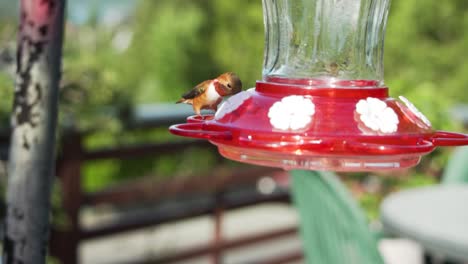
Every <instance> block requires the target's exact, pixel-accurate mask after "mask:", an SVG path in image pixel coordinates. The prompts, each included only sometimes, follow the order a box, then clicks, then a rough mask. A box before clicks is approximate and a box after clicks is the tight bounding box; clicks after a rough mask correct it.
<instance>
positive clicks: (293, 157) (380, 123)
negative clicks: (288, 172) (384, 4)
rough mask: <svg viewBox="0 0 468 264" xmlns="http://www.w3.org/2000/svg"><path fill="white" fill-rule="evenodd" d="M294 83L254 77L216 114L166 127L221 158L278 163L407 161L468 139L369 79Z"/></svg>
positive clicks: (382, 165)
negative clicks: (440, 127) (439, 127)
mask: <svg viewBox="0 0 468 264" xmlns="http://www.w3.org/2000/svg"><path fill="white" fill-rule="evenodd" d="M299 82H300V84H301V85H298V84H297V83H288V84H284V83H282V84H278V83H269V82H257V86H256V89H255V90H253V89H251V90H249V91H245V92H242V93H241V94H237V95H235V96H232V97H231V98H230V99H228V100H227V101H226V102H225V103H224V105H222V106H221V107H220V109H219V110H218V112H217V113H216V114H215V115H206V116H191V117H189V118H188V119H187V123H186V124H178V125H174V126H171V127H170V129H169V130H170V131H171V133H173V134H176V135H180V136H186V137H194V138H203V139H208V140H210V142H212V143H213V144H215V145H217V146H218V149H219V152H220V153H221V154H222V155H223V156H224V157H226V158H229V159H233V160H237V161H240V162H246V163H252V164H257V165H264V166H272V167H281V168H284V169H311V170H335V171H369V170H391V169H400V168H408V167H412V166H414V165H416V164H418V162H419V160H420V159H421V157H422V155H425V154H427V153H429V152H431V151H433V150H434V148H435V147H437V146H458V145H467V144H468V135H464V134H458V133H450V132H443V131H434V130H433V129H432V128H431V125H430V123H429V121H428V120H427V119H426V118H425V117H424V116H423V115H422V114H421V113H420V112H419V111H417V109H416V108H415V107H414V106H413V105H412V104H411V103H409V101H407V100H406V99H405V98H401V99H402V101H401V102H400V101H398V100H395V99H393V98H389V97H388V89H387V88H386V87H380V88H376V87H375V86H376V85H377V83H376V82H374V81H366V80H364V81H359V80H358V81H344V82H345V83H338V82H337V83H334V85H333V87H332V88H329V87H327V88H317V84H316V83H314V82H315V80H304V81H299ZM304 83H306V84H308V85H310V86H306V87H304ZM312 85H313V87H312ZM341 87H346V88H341ZM349 87H351V88H349ZM353 87H359V88H353Z"/></svg>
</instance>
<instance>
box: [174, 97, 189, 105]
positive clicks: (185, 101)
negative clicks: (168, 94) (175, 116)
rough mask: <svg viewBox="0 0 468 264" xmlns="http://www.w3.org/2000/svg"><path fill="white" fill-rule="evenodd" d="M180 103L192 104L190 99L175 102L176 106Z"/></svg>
mask: <svg viewBox="0 0 468 264" xmlns="http://www.w3.org/2000/svg"><path fill="white" fill-rule="evenodd" d="M180 103H184V104H192V99H185V98H180V99H179V101H177V102H176V104H180Z"/></svg>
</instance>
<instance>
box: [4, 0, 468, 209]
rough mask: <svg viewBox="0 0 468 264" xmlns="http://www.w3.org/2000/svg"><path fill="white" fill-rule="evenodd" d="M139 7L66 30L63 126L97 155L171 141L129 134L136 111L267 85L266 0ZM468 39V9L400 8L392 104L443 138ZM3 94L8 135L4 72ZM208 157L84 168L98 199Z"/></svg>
mask: <svg viewBox="0 0 468 264" xmlns="http://www.w3.org/2000/svg"><path fill="white" fill-rule="evenodd" d="M134 5H135V8H134V10H133V11H132V12H131V13H130V14H129V15H128V16H126V17H124V18H123V19H121V20H120V21H119V22H118V23H114V24H109V23H107V24H106V23H102V21H101V19H100V17H99V16H100V14H99V12H97V11H96V12H92V15H91V16H89V18H88V19H87V20H86V22H85V23H84V24H74V22H73V21H71V22H68V24H67V29H66V41H65V47H64V63H63V71H64V75H63V83H62V89H61V107H60V109H61V115H60V123H61V126H62V127H75V128H77V129H81V130H95V131H97V133H96V134H94V135H93V136H90V138H88V140H87V146H88V147H90V148H96V147H100V146H109V145H119V144H125V143H128V142H132V143H133V142H145V141H149V140H154V139H158V138H159V139H161V138H163V139H164V140H166V139H167V140H169V139H170V140H173V139H174V138H173V137H170V136H168V135H167V131H149V132H145V133H141V132H128V131H125V129H124V127H125V126H124V124H123V121H122V119H120V118H119V117H120V116H121V114H122V113H126V112H128V111H129V109H131V108H132V106H134V105H137V104H144V103H157V102H173V101H175V100H176V99H178V96H179V95H180V94H182V93H183V92H184V91H186V90H187V89H189V88H190V87H192V86H194V85H195V84H197V83H199V82H201V81H202V80H205V79H209V78H213V77H215V76H217V75H218V74H220V73H222V72H225V71H234V72H237V73H238V74H239V76H240V77H241V78H242V80H243V82H244V84H245V88H248V87H252V86H254V84H255V81H256V80H258V79H260V78H261V67H262V60H263V44H264V40H263V38H264V35H263V18H262V6H261V1H250V0H238V1H229V0H197V1H189V0H139V1H135V2H134ZM15 28H16V27H15V26H14V23H11V22H10V23H7V22H5V21H2V23H0V40H1V41H2V43H6V42H7V40H8V39H7V38H8V37H10V39H9V40H10V41H14V36H13V37H12V32H14V29H15ZM467 30H468V2H467V1H466V0H447V1H437V0H424V1H423V0H414V1H404V0H393V1H392V7H391V11H390V16H389V21H388V27H387V34H386V44H385V82H386V84H387V85H388V86H389V87H390V92H391V94H392V96H393V97H398V96H399V95H404V96H405V97H407V98H408V99H410V100H411V101H412V102H413V103H414V104H415V105H416V106H417V107H418V108H419V109H420V110H421V111H422V112H423V113H425V114H426V115H427V116H428V118H429V119H430V120H431V121H432V123H433V126H434V127H435V128H437V129H444V130H460V129H461V126H460V124H456V123H454V122H453V121H452V119H451V117H450V116H449V113H448V109H449V108H450V107H452V106H453V105H454V104H457V103H465V104H466V103H467V101H468V93H467V92H466V87H467V86H468V74H467V72H468V60H467V51H466V48H467V47H468V34H466V33H465V32H467ZM1 47H2V46H0V48H1ZM0 94H1V95H2V98H3V100H2V101H0V121H1V122H2V124H3V125H2V127H5V126H7V125H6V124H7V123H6V122H7V120H8V116H9V112H10V108H11V102H12V94H13V82H12V80H11V78H10V77H8V76H7V75H6V74H1V73H0ZM446 152H447V151H446V150H439V151H436V152H435V153H434V154H432V156H431V157H430V158H427V160H424V162H423V164H422V165H421V166H420V167H419V168H418V169H417V171H418V173H428V172H430V173H432V172H433V171H435V172H438V171H440V170H441V168H442V166H443V164H444V162H445V160H446V159H447V155H446V154H444V153H446ZM203 155H204V154H202V155H194V154H193V153H192V152H190V153H186V154H184V155H182V154H181V156H180V157H173V156H172V157H168V158H161V159H158V160H155V159H153V160H145V161H143V160H141V161H139V162H136V163H131V162H127V163H122V162H119V161H106V162H102V163H100V164H97V163H90V164H89V165H87V166H86V167H85V169H84V173H85V175H87V177H85V179H86V180H85V181H86V183H85V186H87V187H88V189H89V190H95V189H98V188H100V187H102V186H106V185H108V184H109V183H110V182H112V181H114V180H116V179H125V178H128V177H130V176H128V175H129V173H130V172H131V176H132V177H133V176H135V175H137V174H144V172H143V171H141V169H142V168H145V169H147V170H149V171H153V172H157V173H159V174H162V175H170V174H178V173H179V172H181V171H183V172H187V171H188V170H189V169H188V168H190V167H202V168H204V169H205V170H206V168H209V166H211V165H212V164H213V163H214V161H213V160H215V158H214V157H211V156H209V154H206V156H207V158H203V159H202V160H200V159H197V157H200V156H202V157H203ZM180 164H184V166H183V167H184V168H181V166H180ZM200 164H204V165H203V166H199V165H200ZM432 174H434V173H432ZM395 184H400V183H395ZM369 203H372V202H369Z"/></svg>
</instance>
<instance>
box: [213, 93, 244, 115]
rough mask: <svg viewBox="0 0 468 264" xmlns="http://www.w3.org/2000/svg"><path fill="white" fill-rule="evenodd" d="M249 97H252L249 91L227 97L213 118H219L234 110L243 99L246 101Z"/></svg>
mask: <svg viewBox="0 0 468 264" xmlns="http://www.w3.org/2000/svg"><path fill="white" fill-rule="evenodd" d="M250 97H252V93H251V91H244V92H240V93H237V94H235V95H233V96H231V97H230V98H229V99H227V100H226V101H225V102H224V103H222V104H221V106H220V107H219V108H218V110H217V111H216V113H215V116H214V119H215V120H220V119H221V118H223V117H224V116H225V115H227V114H229V113H231V112H233V111H235V110H236V109H237V108H239V106H241V105H242V104H243V103H244V102H245V101H247V100H248V99H249V98H250Z"/></svg>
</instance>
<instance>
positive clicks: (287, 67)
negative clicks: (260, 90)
mask: <svg viewBox="0 0 468 264" xmlns="http://www.w3.org/2000/svg"><path fill="white" fill-rule="evenodd" d="M389 4H390V0H263V10H264V12H263V13H264V24H265V53H264V66H263V79H264V80H265V81H274V82H279V83H289V82H291V80H293V81H294V80H307V81H308V82H310V83H311V84H312V85H314V84H320V85H321V84H323V83H326V84H331V85H334V84H335V83H340V82H342V81H343V80H350V81H351V80H361V81H364V80H368V81H372V82H375V83H376V86H382V85H383V46H384V35H385V27H386V21H387V15H388V9H389Z"/></svg>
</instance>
